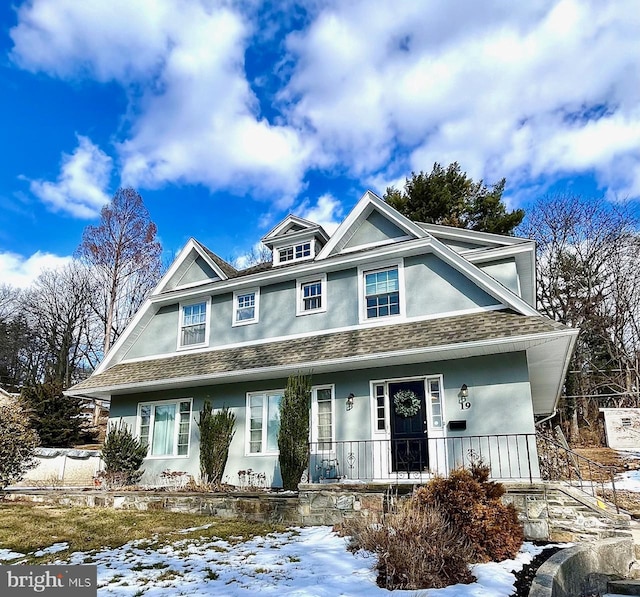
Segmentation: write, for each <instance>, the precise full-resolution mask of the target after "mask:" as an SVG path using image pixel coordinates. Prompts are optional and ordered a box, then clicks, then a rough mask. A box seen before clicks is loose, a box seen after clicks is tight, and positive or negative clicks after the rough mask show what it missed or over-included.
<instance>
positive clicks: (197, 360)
mask: <svg viewBox="0 0 640 597" xmlns="http://www.w3.org/2000/svg"><path fill="white" fill-rule="evenodd" d="M567 329H568V328H567V327H566V326H564V325H562V324H560V323H557V322H554V321H552V320H550V319H547V318H545V317H536V316H525V315H518V314H515V313H512V312H507V311H486V312H482V313H474V314H469V315H461V316H455V317H445V318H441V319H431V320H426V321H417V322H410V323H403V324H396V325H388V326H380V327H370V328H360V329H355V330H349V331H344V332H337V333H326V334H322V335H318V336H312V337H305V338H295V339H290V340H281V341H277V342H269V343H263V344H255V345H251V346H242V347H236V348H226V349H220V350H211V351H207V352H197V353H183V354H179V355H175V356H170V357H163V358H158V359H151V360H145V361H138V362H128V363H119V364H117V365H114V366H113V367H111V368H109V369H107V370H106V371H104V372H102V373H99V374H97V375H92V376H91V377H89V379H87V380H85V381H83V382H81V383H79V384H77V385H76V386H74V387H73V388H70V390H69V391H70V392H72V393H74V394H76V393H82V391H87V390H92V389H97V388H113V387H117V386H129V385H130V384H137V383H139V384H145V383H150V382H158V381H162V380H167V381H173V382H177V381H179V380H180V378H191V377H194V376H203V377H206V376H212V377H213V376H215V377H219V376H221V375H224V374H225V373H232V372H238V371H247V372H250V371H252V370H257V369H265V368H266V369H268V368H270V367H283V366H291V367H295V366H296V365H308V364H313V363H321V362H323V361H335V360H339V359H349V358H350V357H367V356H375V355H377V354H384V355H389V354H393V353H394V352H401V351H405V350H412V349H420V348H425V347H434V348H437V347H439V346H440V347H443V346H449V345H464V344H466V343H470V342H482V341H487V340H494V339H508V338H516V337H522V336H530V335H535V334H545V333H551V332H558V331H566V330H567Z"/></svg>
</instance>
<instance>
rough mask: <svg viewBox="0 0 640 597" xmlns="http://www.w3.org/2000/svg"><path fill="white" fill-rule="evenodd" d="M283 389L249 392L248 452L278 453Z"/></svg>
mask: <svg viewBox="0 0 640 597" xmlns="http://www.w3.org/2000/svg"><path fill="white" fill-rule="evenodd" d="M283 394H284V391H283V390H274V391H271V392H252V393H249V394H247V453H248V454H277V453H278V432H279V431H280V402H281V401H282V396H283Z"/></svg>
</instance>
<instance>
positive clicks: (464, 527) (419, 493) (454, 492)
mask: <svg viewBox="0 0 640 597" xmlns="http://www.w3.org/2000/svg"><path fill="white" fill-rule="evenodd" d="M488 479H489V467H487V466H484V465H483V464H481V463H474V464H473V465H472V466H471V469H470V470H465V469H462V468H460V469H456V470H454V471H451V473H450V475H449V477H447V478H436V479H433V480H432V481H430V482H429V483H427V485H425V486H424V487H421V488H419V489H418V490H416V492H415V494H414V498H413V499H414V500H415V501H416V502H417V503H418V504H421V505H422V506H423V507H433V506H435V507H437V508H440V509H442V510H443V511H444V512H445V513H446V514H447V516H448V518H449V520H450V521H451V523H452V524H453V525H454V526H455V528H456V529H459V530H460V532H461V533H463V534H464V536H465V537H466V538H467V539H468V540H469V542H470V544H471V546H472V548H473V551H474V561H476V562H486V561H490V560H493V561H497V562H500V561H502V560H505V559H507V558H513V557H515V555H516V554H517V553H518V550H519V549H520V547H521V546H522V542H523V541H524V533H523V530H522V525H521V524H520V522H519V521H518V513H517V511H516V509H515V508H514V507H513V504H509V505H505V504H503V503H502V502H501V501H500V498H501V496H502V495H503V494H504V491H505V490H504V486H503V485H502V484H501V483H495V482H492V481H489V480H488Z"/></svg>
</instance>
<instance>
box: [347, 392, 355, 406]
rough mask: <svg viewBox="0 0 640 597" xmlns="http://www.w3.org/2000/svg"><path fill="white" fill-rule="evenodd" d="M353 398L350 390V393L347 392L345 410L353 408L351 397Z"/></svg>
mask: <svg viewBox="0 0 640 597" xmlns="http://www.w3.org/2000/svg"><path fill="white" fill-rule="evenodd" d="M354 398H355V396H354V395H353V392H351V394H349V395H348V396H347V410H351V409H352V408H353V399H354Z"/></svg>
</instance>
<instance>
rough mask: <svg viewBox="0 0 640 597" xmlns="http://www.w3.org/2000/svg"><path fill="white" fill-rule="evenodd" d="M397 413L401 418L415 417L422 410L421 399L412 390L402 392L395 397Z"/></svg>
mask: <svg viewBox="0 0 640 597" xmlns="http://www.w3.org/2000/svg"><path fill="white" fill-rule="evenodd" d="M393 404H394V405H395V407H396V413H397V414H399V415H400V416H401V417H405V418H407V419H408V418H409V417H413V416H414V415H415V414H417V413H418V411H419V410H420V398H418V395H417V394H416V393H415V392H412V391H411V390H400V391H399V392H397V393H396V395H395V396H394V397H393Z"/></svg>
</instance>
